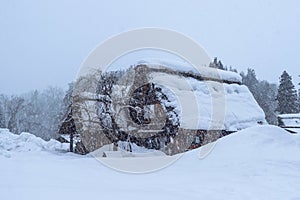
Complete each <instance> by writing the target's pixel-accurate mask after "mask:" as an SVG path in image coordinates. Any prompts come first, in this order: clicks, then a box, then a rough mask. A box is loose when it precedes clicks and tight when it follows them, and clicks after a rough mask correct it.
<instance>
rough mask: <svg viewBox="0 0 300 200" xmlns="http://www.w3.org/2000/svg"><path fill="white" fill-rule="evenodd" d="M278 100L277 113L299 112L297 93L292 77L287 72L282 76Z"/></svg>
mask: <svg viewBox="0 0 300 200" xmlns="http://www.w3.org/2000/svg"><path fill="white" fill-rule="evenodd" d="M277 100H278V107H277V111H278V112H279V113H280V114H284V113H297V112H298V105H297V91H296V89H295V86H294V84H293V82H292V77H291V76H290V75H289V74H288V73H287V72H286V71H284V72H283V73H282V75H281V76H280V84H279V88H278V94H277Z"/></svg>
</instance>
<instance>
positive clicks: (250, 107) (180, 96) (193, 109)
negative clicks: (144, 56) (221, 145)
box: [139, 61, 266, 131]
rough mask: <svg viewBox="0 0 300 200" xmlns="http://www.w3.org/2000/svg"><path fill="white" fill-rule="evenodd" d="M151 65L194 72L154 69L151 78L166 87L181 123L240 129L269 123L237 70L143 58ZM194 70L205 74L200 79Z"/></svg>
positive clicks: (186, 125) (147, 64) (146, 63)
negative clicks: (194, 66) (197, 68)
mask: <svg viewBox="0 0 300 200" xmlns="http://www.w3.org/2000/svg"><path fill="white" fill-rule="evenodd" d="M139 63H143V65H146V66H147V67H149V68H150V69H165V68H171V69H172V70H176V71H179V72H184V73H185V72H189V73H191V74H192V75H191V76H178V75H177V74H172V73H164V71H163V70H160V71H157V70H152V71H151V70H150V71H151V72H150V74H149V75H148V77H149V82H153V83H155V84H157V85H159V86H160V87H161V88H162V92H163V93H164V94H166V95H167V96H168V98H169V100H171V102H168V104H169V105H172V106H173V107H175V110H176V112H177V113H179V118H180V127H181V128H185V129H204V130H209V129H223V130H229V131H236V130H240V129H244V128H247V127H250V126H254V125H257V124H258V123H266V121H265V114H264V112H263V110H262V109H261V108H260V107H259V105H258V104H257V102H256V101H255V99H254V97H253V95H252V94H251V92H250V91H249V89H248V88H247V87H246V86H245V85H241V77H240V76H239V75H238V74H237V73H235V72H229V71H224V70H218V69H214V68H209V67H202V68H200V70H196V69H194V70H192V69H191V68H189V65H187V64H185V63H183V64H182V65H181V64H180V63H168V62H162V61H161V62H157V61H155V63H154V64H153V63H150V62H148V61H147V62H146V61H141V62H139ZM193 74H196V75H199V76H201V77H204V78H205V79H204V80H205V81H202V80H201V79H197V77H194V76H193Z"/></svg>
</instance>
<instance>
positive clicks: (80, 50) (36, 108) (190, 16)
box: [0, 0, 300, 139]
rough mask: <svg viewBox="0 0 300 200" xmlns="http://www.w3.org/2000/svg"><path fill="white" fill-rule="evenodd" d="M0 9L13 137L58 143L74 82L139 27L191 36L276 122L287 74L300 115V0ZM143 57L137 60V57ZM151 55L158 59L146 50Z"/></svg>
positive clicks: (1, 118) (1, 86) (65, 0)
mask: <svg viewBox="0 0 300 200" xmlns="http://www.w3.org/2000/svg"><path fill="white" fill-rule="evenodd" d="M0 4H1V6H0V27H1V31H0V44H1V45H0V126H1V127H7V128H9V129H10V131H12V132H14V133H20V132H21V131H30V132H32V133H33V134H35V135H37V136H40V137H42V138H44V139H50V138H53V137H56V134H57V130H58V127H59V126H60V124H61V122H62V120H63V119H64V116H65V114H66V110H67V108H68V106H69V98H70V94H71V91H72V84H71V83H72V82H73V81H74V79H75V77H76V74H77V72H78V70H79V67H80V65H81V63H82V62H83V61H84V59H85V58H86V57H87V56H88V54H89V53H90V52H91V51H92V50H93V49H94V48H95V47H96V46H97V45H99V44H100V43H102V42H103V41H105V40H106V39H108V38H110V37H112V36H113V35H116V34H119V33H120V32H124V31H129V30H132V29H136V28H142V27H160V28H167V29H171V30H175V31H178V32H180V33H182V34H184V35H186V36H188V37H191V38H192V39H194V40H195V41H196V42H197V43H199V44H200V45H201V46H202V47H204V49H206V51H207V52H208V54H209V55H210V56H211V57H212V59H213V58H215V57H217V58H215V59H214V60H213V61H212V62H213V67H217V68H220V69H223V70H231V71H235V72H237V73H239V74H241V75H242V78H243V84H245V85H247V86H248V88H249V89H250V91H251V92H252V94H253V95H254V97H255V99H256V101H257V102H258V103H259V105H260V106H261V107H262V109H263V110H264V111H265V113H266V118H267V121H268V122H269V123H271V124H277V117H276V115H277V114H278V113H282V112H281V111H280V112H279V111H278V102H277V95H278V89H279V88H278V86H279V80H280V79H279V78H280V76H281V75H282V74H283V71H287V73H288V74H287V75H286V76H285V77H287V79H291V81H292V83H293V85H294V89H293V91H291V93H293V98H294V100H295V105H294V107H295V109H292V112H299V111H300V108H299V105H300V101H299V100H297V98H299V96H300V95H299V94H297V89H298V88H299V85H298V83H299V82H300V78H299V74H300V72H299V66H298V65H299V61H298V54H299V52H300V39H299V35H300V13H299V10H300V2H299V1H296V0H294V1H292V0H288V1H284V2H282V1H271V0H270V1H269V0H266V1H259V0H253V1H238V0H229V1H215V0H212V1H196V0H192V1H170V0H165V1H159V0H153V1H133V0H129V1H116V0H112V1H92V0H89V1H80V0H62V1H42V2H40V1H33V0H29V1H15V0H12V1H2V2H1V3H0ZM143 56H144V55H143V54H136V59H140V58H142V57H143ZM147 56H149V57H157V54H156V53H151V52H147V54H146V55H145V57H147ZM161 56H162V57H164V55H163V54H162V55H161ZM132 60H135V57H130V58H128V59H127V60H126V58H122V60H121V61H119V62H116V63H117V64H116V66H115V67H118V66H117V65H119V64H121V63H125V65H129V64H134V63H131V61H132ZM122 67H123V66H122ZM127 67H129V66H127ZM297 95H298V97H297ZM294 100H293V101H294ZM296 101H298V103H297V102H296ZM296 104H297V105H296ZM284 112H286V111H284Z"/></svg>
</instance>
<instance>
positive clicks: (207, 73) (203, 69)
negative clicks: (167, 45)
mask: <svg viewBox="0 0 300 200" xmlns="http://www.w3.org/2000/svg"><path fill="white" fill-rule="evenodd" d="M142 64H145V65H147V66H149V67H150V68H154V69H157V68H163V67H165V68H170V69H173V70H175V71H179V72H186V73H193V74H195V75H200V76H202V77H205V78H213V79H217V80H224V81H230V82H237V83H241V82H242V77H241V76H240V75H239V74H237V73H235V72H230V71H225V70H220V69H216V68H211V67H208V66H199V67H197V69H196V68H195V67H193V66H192V65H191V64H189V63H187V62H180V61H174V60H159V59H155V58H154V59H152V58H150V59H149V58H147V59H142V60H140V61H138V62H137V65H142Z"/></svg>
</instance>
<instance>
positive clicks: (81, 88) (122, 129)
mask: <svg viewBox="0 0 300 200" xmlns="http://www.w3.org/2000/svg"><path fill="white" fill-rule="evenodd" d="M96 74H97V73H95V74H91V76H87V77H81V78H80V79H78V80H77V82H76V84H75V86H74V89H73V94H72V106H70V108H69V110H68V112H67V113H66V117H65V120H64V122H63V124H62V126H61V128H60V133H61V134H64V135H66V134H69V135H70V134H71V136H72V138H74V137H75V138H76V142H75V143H76V147H75V152H77V153H81V154H86V153H89V152H93V151H95V150H98V149H100V148H104V147H107V145H112V146H113V150H119V149H125V150H127V151H139V150H141V151H142V150H149V149H150V150H151V149H152V150H158V151H161V152H163V153H164V154H167V155H174V154H178V153H181V152H184V151H186V150H188V149H193V148H197V147H199V146H201V145H204V144H207V143H210V142H213V141H215V140H217V139H218V138H220V137H222V136H225V135H227V134H230V133H232V132H235V131H238V130H241V129H244V128H247V127H251V126H256V125H257V124H266V123H267V122H266V120H265V114H264V112H263V110H262V109H261V108H260V107H259V105H258V104H257V102H256V101H255V99H254V97H253V95H252V94H251V92H250V91H249V89H248V88H247V87H246V86H245V85H242V83H241V77H240V75H239V74H237V73H235V72H230V71H224V70H219V69H216V68H211V67H201V68H200V69H195V68H193V67H191V66H189V65H188V64H186V63H175V62H166V61H159V60H153V59H152V60H143V61H140V62H138V63H137V64H136V65H135V66H133V67H130V68H128V69H126V70H124V71H108V72H101V73H99V74H98V75H96ZM124 144H127V145H124ZM72 145H73V144H72Z"/></svg>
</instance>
